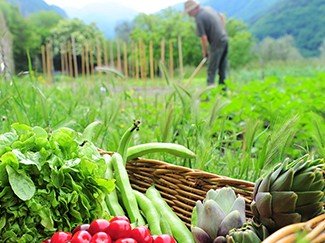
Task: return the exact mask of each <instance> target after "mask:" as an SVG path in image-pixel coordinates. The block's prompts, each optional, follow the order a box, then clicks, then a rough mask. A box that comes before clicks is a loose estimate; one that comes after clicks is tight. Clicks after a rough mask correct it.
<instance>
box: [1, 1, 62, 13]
mask: <svg viewBox="0 0 325 243" xmlns="http://www.w3.org/2000/svg"><path fill="white" fill-rule="evenodd" d="M6 1H7V2H9V3H11V4H13V5H15V6H17V7H18V9H19V10H20V12H21V14H22V15H23V16H28V15H30V14H32V13H35V12H39V11H55V12H57V13H58V14H60V15H61V16H62V17H67V14H66V12H65V11H64V10H63V9H62V8H59V7H58V6H55V5H48V4H47V3H46V2H44V1H43V0H6Z"/></svg>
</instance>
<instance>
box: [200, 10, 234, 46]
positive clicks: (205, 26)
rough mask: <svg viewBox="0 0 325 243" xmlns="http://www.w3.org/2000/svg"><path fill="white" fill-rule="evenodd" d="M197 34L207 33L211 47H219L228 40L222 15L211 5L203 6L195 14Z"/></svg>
mask: <svg viewBox="0 0 325 243" xmlns="http://www.w3.org/2000/svg"><path fill="white" fill-rule="evenodd" d="M195 21H196V27H197V35H198V36H199V37H202V36H203V35H206V36H207V37H208V41H209V44H210V47H211V48H217V47H218V46H220V45H221V44H222V43H224V42H226V41H227V40H228V36H227V32H226V30H225V28H224V24H223V21H222V17H221V15H220V14H219V13H218V12H216V11H215V10H214V9H212V8H210V7H201V8H200V10H199V12H198V14H197V15H196V16H195Z"/></svg>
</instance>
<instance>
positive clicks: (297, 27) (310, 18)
mask: <svg viewBox="0 0 325 243" xmlns="http://www.w3.org/2000/svg"><path fill="white" fill-rule="evenodd" d="M324 13H325V1H324V0H285V1H281V2H279V4H277V5H275V6H273V7H271V8H269V9H268V11H267V12H264V13H263V15H262V16H260V17H259V18H255V19H254V18H253V19H251V22H249V24H250V29H251V31H252V32H253V33H254V35H255V36H257V37H258V38H259V39H262V38H264V37H266V36H271V37H273V38H278V37H280V36H283V35H287V34H288V35H292V36H293V37H294V38H295V42H296V45H297V47H298V48H299V49H300V50H301V52H302V54H304V55H305V56H315V55H317V54H318V48H319V46H320V45H321V43H322V41H323V40H324V39H325V28H324V26H325V17H324Z"/></svg>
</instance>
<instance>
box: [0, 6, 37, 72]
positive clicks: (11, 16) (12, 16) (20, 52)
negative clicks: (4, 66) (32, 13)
mask: <svg viewBox="0 0 325 243" xmlns="http://www.w3.org/2000/svg"><path fill="white" fill-rule="evenodd" d="M0 9H1V11H2V13H3V15H4V18H5V20H6V22H7V26H8V29H9V31H10V33H11V34H12V38H13V47H12V48H13V56H14V62H15V69H16V72H20V71H23V70H27V69H28V63H27V51H28V50H29V49H30V48H31V47H32V46H33V40H32V38H31V35H32V33H33V30H32V28H31V27H30V26H29V25H28V24H27V23H26V21H25V19H24V18H23V16H22V15H21V14H20V13H19V10H18V9H17V8H16V7H14V6H12V5H10V4H8V3H7V2H5V1H4V0H0Z"/></svg>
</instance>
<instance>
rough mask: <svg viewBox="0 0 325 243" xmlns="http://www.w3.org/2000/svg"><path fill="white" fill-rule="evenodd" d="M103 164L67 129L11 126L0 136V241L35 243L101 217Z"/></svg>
mask: <svg viewBox="0 0 325 243" xmlns="http://www.w3.org/2000/svg"><path fill="white" fill-rule="evenodd" d="M106 169H107V164H106V161H105V160H104V159H103V158H102V156H100V154H99V152H98V151H97V148H96V147H95V146H94V145H93V144H92V143H91V142H84V141H83V138H82V136H81V135H80V134H78V133H77V132H75V131H74V130H71V129H69V128H60V129H58V130H55V131H53V132H47V131H46V130H44V129H43V128H41V127H29V126H27V125H23V124H13V125H12V130H11V131H10V132H8V133H5V134H2V135H0V211H1V216H0V239H1V241H2V242H40V241H41V240H42V239H44V238H45V237H46V236H48V235H49V234H52V233H53V232H55V231H56V230H57V229H60V230H69V229H71V228H73V227H76V226H77V225H79V224H80V223H82V222H85V221H89V222H90V221H91V220H93V219H95V218H102V217H107V216H109V215H108V210H107V206H106V203H105V198H106V195H107V194H108V193H109V192H110V191H112V190H113V189H114V187H115V183H114V180H111V179H107V178H106V177H105V172H106Z"/></svg>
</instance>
